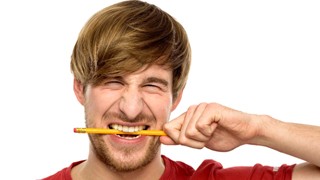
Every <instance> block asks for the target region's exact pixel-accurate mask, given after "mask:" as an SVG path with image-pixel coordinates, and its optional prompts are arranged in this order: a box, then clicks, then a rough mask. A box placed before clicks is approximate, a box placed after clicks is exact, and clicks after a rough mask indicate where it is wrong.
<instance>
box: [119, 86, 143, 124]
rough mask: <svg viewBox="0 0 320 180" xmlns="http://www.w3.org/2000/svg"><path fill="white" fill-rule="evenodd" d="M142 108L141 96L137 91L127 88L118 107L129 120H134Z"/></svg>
mask: <svg viewBox="0 0 320 180" xmlns="http://www.w3.org/2000/svg"><path fill="white" fill-rule="evenodd" d="M143 106H144V103H143V100H142V96H141V94H140V92H139V90H138V89H134V88H131V89H130V88H128V89H126V90H125V91H124V92H123V94H122V97H121V99H120V104H119V107H120V111H121V112H122V113H124V114H125V115H126V116H127V117H128V118H129V119H131V120H132V119H134V118H136V117H137V116H138V115H139V114H140V113H141V112H142V109H143Z"/></svg>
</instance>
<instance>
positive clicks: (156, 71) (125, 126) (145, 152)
mask: <svg viewBox="0 0 320 180" xmlns="http://www.w3.org/2000/svg"><path fill="white" fill-rule="evenodd" d="M83 103H84V106H85V113H86V125H87V127H92V128H110V129H118V130H120V131H138V130H142V129H148V130H159V129H162V126H163V124H164V123H166V122H167V121H168V119H169V116H170V113H171V111H172V110H173V108H172V71H171V70H166V69H164V68H162V67H161V66H157V65H152V66H150V67H149V68H147V69H144V70H141V71H138V72H136V73H133V74H129V75H126V76H123V77H116V78H111V79H105V81H104V82H103V83H102V84H101V85H99V86H96V87H93V86H88V87H87V90H86V92H85V94H84V102H83ZM89 137H90V140H91V145H92V149H91V150H92V151H93V152H94V153H95V155H96V156H97V158H99V159H100V160H101V161H102V162H103V163H105V164H106V165H107V166H108V167H111V168H112V169H114V170H116V171H131V170H135V169H137V168H140V167H142V166H145V165H146V164H148V163H149V162H151V161H152V160H153V159H154V157H155V156H157V155H160V151H159V146H160V142H159V137H157V136H140V135H138V136H136V135H94V134H91V135H90V136H89Z"/></svg>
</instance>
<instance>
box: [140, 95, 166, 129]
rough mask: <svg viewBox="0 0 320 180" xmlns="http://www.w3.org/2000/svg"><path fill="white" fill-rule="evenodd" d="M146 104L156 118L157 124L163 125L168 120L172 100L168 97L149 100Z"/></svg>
mask: <svg viewBox="0 0 320 180" xmlns="http://www.w3.org/2000/svg"><path fill="white" fill-rule="evenodd" d="M146 104H147V106H148V107H150V109H151V111H152V113H153V114H154V115H155V116H156V119H157V121H158V123H161V124H163V123H165V122H167V121H168V120H169V117H170V113H171V107H172V99H171V98H170V97H166V98H164V97H154V98H149V99H148V100H147V101H146Z"/></svg>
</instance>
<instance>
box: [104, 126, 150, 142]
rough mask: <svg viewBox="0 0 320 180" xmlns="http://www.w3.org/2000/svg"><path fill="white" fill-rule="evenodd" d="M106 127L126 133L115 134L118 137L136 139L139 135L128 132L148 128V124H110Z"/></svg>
mask: <svg viewBox="0 0 320 180" xmlns="http://www.w3.org/2000/svg"><path fill="white" fill-rule="evenodd" d="M108 127H109V129H115V130H118V131H122V132H126V133H128V134H116V136H118V137H120V138H124V139H137V138H139V137H140V136H141V135H135V134H130V133H133V132H137V131H141V130H147V129H149V126H147V125H140V126H125V125H120V124H110V125H109V126H108Z"/></svg>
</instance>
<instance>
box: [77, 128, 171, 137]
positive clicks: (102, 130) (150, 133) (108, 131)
mask: <svg viewBox="0 0 320 180" xmlns="http://www.w3.org/2000/svg"><path fill="white" fill-rule="evenodd" d="M73 131H74V132H75V133H88V134H132V135H145V136H166V133H165V132H164V131H160V130H141V131H136V132H123V131H119V130H116V129H105V128H74V129H73Z"/></svg>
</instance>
